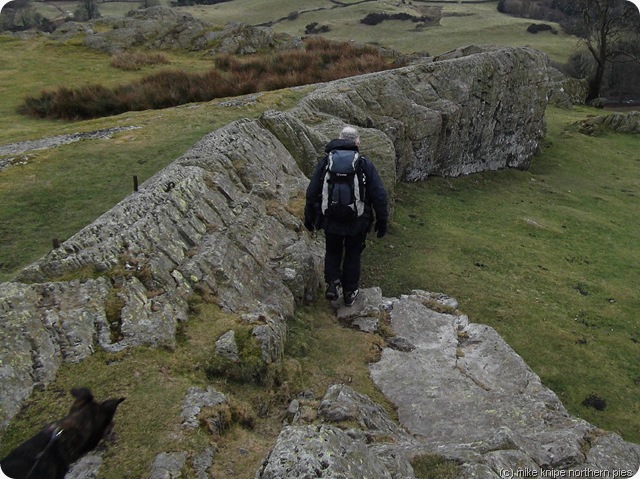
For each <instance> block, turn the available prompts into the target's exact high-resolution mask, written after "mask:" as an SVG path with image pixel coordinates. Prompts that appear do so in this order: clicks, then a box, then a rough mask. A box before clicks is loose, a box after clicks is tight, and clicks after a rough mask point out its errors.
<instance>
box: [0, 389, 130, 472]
mask: <svg viewBox="0 0 640 479" xmlns="http://www.w3.org/2000/svg"><path fill="white" fill-rule="evenodd" d="M71 394H72V396H73V397H74V398H75V400H74V402H73V404H72V405H71V408H70V409H69V414H67V415H66V416H65V417H64V418H62V419H61V420H59V421H56V422H55V423H52V424H49V425H47V426H45V427H44V428H43V429H42V430H41V431H40V432H38V433H37V434H36V435H35V436H33V437H32V438H30V439H28V440H27V441H25V442H24V443H22V444H21V445H20V446H18V447H17V448H16V449H14V450H13V451H11V452H10V453H9V455H8V456H7V457H5V458H4V459H3V460H2V461H0V467H2V471H3V472H4V474H6V475H8V476H9V477H10V478H12V479H63V478H64V476H65V474H66V473H67V472H68V470H69V466H70V465H71V464H72V463H73V462H75V461H77V460H78V459H80V457H81V456H82V455H84V454H86V453H87V452H89V451H91V450H92V449H94V448H95V447H96V446H97V445H98V443H99V442H100V440H101V439H102V438H103V437H105V436H106V435H108V434H109V433H110V432H111V428H112V427H113V416H114V415H115V413H116V409H117V408H118V405H119V404H120V403H121V402H122V401H124V399H125V398H117V399H108V400H106V401H103V402H101V403H99V402H97V401H96V400H95V399H94V397H93V394H91V391H89V389H87V388H78V389H72V390H71Z"/></svg>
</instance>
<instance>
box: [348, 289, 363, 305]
mask: <svg viewBox="0 0 640 479" xmlns="http://www.w3.org/2000/svg"><path fill="white" fill-rule="evenodd" d="M359 293H360V290H359V289H356V290H355V291H345V292H344V305H345V306H353V303H355V302H356V298H357V297H358V294H359Z"/></svg>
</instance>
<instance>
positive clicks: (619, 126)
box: [578, 111, 640, 135]
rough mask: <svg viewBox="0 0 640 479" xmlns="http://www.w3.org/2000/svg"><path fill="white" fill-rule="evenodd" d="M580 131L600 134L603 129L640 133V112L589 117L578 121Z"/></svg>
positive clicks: (588, 133) (587, 133)
mask: <svg viewBox="0 0 640 479" xmlns="http://www.w3.org/2000/svg"><path fill="white" fill-rule="evenodd" d="M578 129H579V130H580V133H584V134H585V135H598V134H599V133H600V132H602V131H603V130H610V131H615V132H617V133H632V134H633V133H640V112H638V111H632V112H629V113H619V112H616V113H610V114H608V115H600V116H596V117H592V118H587V119H586V120H582V121H581V122H579V123H578Z"/></svg>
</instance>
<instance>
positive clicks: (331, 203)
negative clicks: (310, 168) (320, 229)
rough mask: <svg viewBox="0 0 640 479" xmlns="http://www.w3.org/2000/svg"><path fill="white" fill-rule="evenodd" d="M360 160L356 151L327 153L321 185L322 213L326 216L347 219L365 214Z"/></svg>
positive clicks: (363, 181)
mask: <svg viewBox="0 0 640 479" xmlns="http://www.w3.org/2000/svg"><path fill="white" fill-rule="evenodd" d="M362 161H363V160H362V158H361V157H360V154H359V153H358V152H357V151H351V150H332V151H331V152H329V155H328V160H327V167H326V170H325V175H324V180H323V185H322V214H323V215H325V216H326V217H327V218H331V219H334V220H338V221H349V220H354V219H356V218H359V217H360V216H362V214H363V213H364V196H365V176H364V174H363V172H362Z"/></svg>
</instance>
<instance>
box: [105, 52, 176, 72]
mask: <svg viewBox="0 0 640 479" xmlns="http://www.w3.org/2000/svg"><path fill="white" fill-rule="evenodd" d="M168 63H170V62H169V60H168V59H167V57H166V56H164V55H163V54H162V53H143V52H118V53H116V54H114V55H113V56H112V57H111V66H112V67H113V68H118V69H120V70H126V71H134V70H140V69H142V68H143V67H146V66H152V65H166V64H168Z"/></svg>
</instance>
